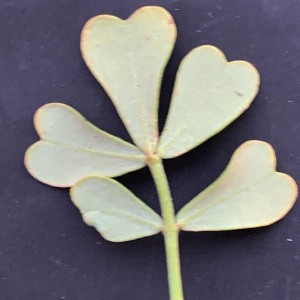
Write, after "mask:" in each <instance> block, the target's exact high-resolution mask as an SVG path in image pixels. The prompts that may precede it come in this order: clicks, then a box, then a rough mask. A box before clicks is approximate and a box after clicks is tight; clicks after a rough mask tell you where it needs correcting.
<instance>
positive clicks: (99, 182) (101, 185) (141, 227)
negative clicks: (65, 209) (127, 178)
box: [71, 177, 162, 242]
mask: <svg viewBox="0 0 300 300" xmlns="http://www.w3.org/2000/svg"><path fill="white" fill-rule="evenodd" d="M71 198H72V201H73V202H74V204H75V205H76V206H77V207H78V208H79V210H80V212H81V213H82V216H83V219H84V221H85V222H86V223H87V224H88V225H90V226H94V227H95V228H96V229H97V230H98V231H99V232H100V233H101V235H102V236H103V237H104V238H105V239H107V240H109V241H112V242H124V241H129V240H134V239H138V238H141V237H145V236H150V235H153V234H156V233H158V232H160V231H161V227H162V220H161V218H160V216H159V215H157V214H156V213H155V212H154V211H153V210H152V209H151V208H150V207H148V206H147V205H146V204H145V203H143V202H142V201H141V200H140V199H138V198H137V197H135V196H134V195H133V194H132V193H131V192H130V191H129V190H128V189H126V188H125V187H124V186H123V185H121V184H120V183H118V182H117V181H115V180H113V179H108V178H101V177H87V178H84V179H82V180H80V181H79V182H77V183H76V184H75V185H74V186H73V187H72V188H71Z"/></svg>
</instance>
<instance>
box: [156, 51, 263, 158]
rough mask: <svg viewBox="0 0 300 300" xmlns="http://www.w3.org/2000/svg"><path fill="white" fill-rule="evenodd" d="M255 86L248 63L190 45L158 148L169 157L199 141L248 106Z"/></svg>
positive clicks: (254, 75)
mask: <svg viewBox="0 0 300 300" xmlns="http://www.w3.org/2000/svg"><path fill="white" fill-rule="evenodd" d="M258 86H259V74H258V72H257V70H256V69H255V68H254V67H253V66H252V65H251V64H250V63H248V62H246V61H233V62H228V61H227V60H226V58H225V55H224V54H223V53H222V52H221V51H220V50H219V49H217V48H215V47H213V46H201V47H198V48H195V49H193V50H192V51H191V52H190V53H189V54H188V55H187V56H186V57H185V58H184V59H183V61H182V62H181V65H180V67H179V70H178V73H177V76H176V82H175V88H174V91H173V95H172V101H171V106H170V111H169V115H168V118H167V122H166V125H165V128H164V130H163V133H162V136H161V139H160V143H159V149H158V152H159V153H160V154H161V156H162V157H163V158H172V157H174V156H178V155H181V154H183V153H185V152H187V151H188V150H190V149H192V148H194V147H196V146H197V145H199V144H201V143H203V142H204V141H205V140H207V139H208V138H210V137H211V136H213V135H214V134H216V133H218V132H219V131H221V130H222V129H224V128H225V127H226V126H227V125H228V124H230V123H231V122H232V121H233V120H235V119H236V118H237V117H238V116H239V115H240V114H241V113H242V112H243V111H244V110H245V109H247V108H248V107H249V105H250V104H251V102H252V100H253V99H254V97H255V96H256V94H257V91H258Z"/></svg>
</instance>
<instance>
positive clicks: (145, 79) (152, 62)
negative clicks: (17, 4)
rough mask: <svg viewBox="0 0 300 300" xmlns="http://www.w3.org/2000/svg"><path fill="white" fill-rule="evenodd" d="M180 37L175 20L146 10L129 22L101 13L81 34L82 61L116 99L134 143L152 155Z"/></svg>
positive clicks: (155, 9)
mask: <svg viewBox="0 0 300 300" xmlns="http://www.w3.org/2000/svg"><path fill="white" fill-rule="evenodd" d="M175 39H176V27H175V24H174V21H173V18H172V16H171V15H170V14H169V13H168V12H167V11H166V10H165V9H163V8H161V7H143V8H140V9H138V10H137V11H135V12H134V13H133V14H132V15H131V16H130V17H129V18H128V19H127V20H121V19H119V18H117V17H115V16H110V15H100V16H96V17H94V18H92V19H91V20H89V21H88V22H87V23H86V25H85V26H84V28H83V31H82V35H81V51H82V55H83V58H84V60H85V62H86V64H87V66H88V67H89V69H90V70H91V72H92V73H93V75H94V76H95V77H96V79H97V80H98V81H99V82H100V83H101V85H102V86H103V88H104V89H105V90H106V92H107V93H108V95H109V96H110V98H111V99H112V101H113V103H114V105H115V106H116V109H117V111H118V113H119V115H120V117H121V118H122V120H123V123H124V124H125V126H126V128H127V130H128V132H129V133H130V135H131V137H132V139H133V141H134V142H135V144H136V145H138V146H139V148H140V149H142V150H143V151H144V152H145V153H147V154H152V153H153V152H154V151H155V149H156V146H157V140H158V128H157V109H158V98H159V89H160V84H161V79H162V73H163V70H164V67H165V65H166V63H167V61H168V59H169V57H170V55H171V52H172V49H173V46H174V42H175Z"/></svg>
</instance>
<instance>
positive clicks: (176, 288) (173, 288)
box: [148, 155, 184, 300]
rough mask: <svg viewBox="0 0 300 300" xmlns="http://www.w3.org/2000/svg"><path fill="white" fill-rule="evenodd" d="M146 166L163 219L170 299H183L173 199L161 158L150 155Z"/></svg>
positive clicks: (177, 232)
mask: <svg viewBox="0 0 300 300" xmlns="http://www.w3.org/2000/svg"><path fill="white" fill-rule="evenodd" d="M148 166H149V169H150V171H151V174H152V177H153V180H154V182H155V185H156V189H157V192H158V196H159V201H160V206H161V212H162V217H163V220H164V228H163V235H164V240H165V249H166V258H167V268H168V282H169V293H170V300H184V298H183V290H182V279H181V269H180V257H179V242H178V237H179V228H178V226H177V224H176V218H175V212H174V206H173V200H172V196H171V192H170V188H169V184H168V180H167V177H166V173H165V170H164V167H163V163H162V159H161V158H159V157H157V156H154V155H153V156H151V157H150V158H149V159H148Z"/></svg>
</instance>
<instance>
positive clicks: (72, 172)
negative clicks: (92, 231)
mask: <svg viewBox="0 0 300 300" xmlns="http://www.w3.org/2000/svg"><path fill="white" fill-rule="evenodd" d="M34 124H35V128H36V130H37V132H38V134H39V136H40V138H41V140H40V141H39V142H37V143H35V144H33V145H32V146H31V147H30V148H29V149H28V150H27V152H26V155H25V165H26V167H27V170H28V171H29V173H30V174H31V175H32V176H33V177H35V178H36V179H38V180H40V181H42V182H44V183H47V184H49V185H53V186H58V187H69V186H72V185H73V184H75V182H76V181H78V180H79V179H81V178H84V177H86V176H91V175H99V176H111V177H113V176H117V175H121V174H124V173H127V172H130V171H133V170H137V169H140V168H142V167H144V166H145V165H146V156H145V155H144V154H143V153H142V152H141V151H140V150H139V149H138V148H137V147H135V146H133V145H131V144H129V143H126V142H125V141H123V140H121V139H119V138H117V137H115V136H112V135H110V134H108V133H106V132H104V131H102V130H100V129H98V128H97V127H95V126H94V125H92V124H91V123H89V122H88V121H86V120H85V119H84V117H83V116H82V115H81V114H79V113H78V112H77V111H76V110H75V109H73V108H72V107H70V106H68V105H65V104H60V103H50V104H46V105H44V106H42V107H41V108H40V109H39V110H38V111H37V112H36V114H35V116H34Z"/></svg>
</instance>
